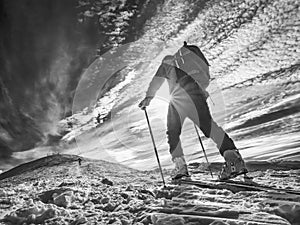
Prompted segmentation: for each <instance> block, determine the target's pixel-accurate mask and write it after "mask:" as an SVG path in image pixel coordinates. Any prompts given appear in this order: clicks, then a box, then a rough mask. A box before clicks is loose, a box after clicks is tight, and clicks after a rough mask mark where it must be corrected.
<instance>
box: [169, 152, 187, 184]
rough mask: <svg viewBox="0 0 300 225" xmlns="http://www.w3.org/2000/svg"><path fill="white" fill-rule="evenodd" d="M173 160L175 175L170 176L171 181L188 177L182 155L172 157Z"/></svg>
mask: <svg viewBox="0 0 300 225" xmlns="http://www.w3.org/2000/svg"><path fill="white" fill-rule="evenodd" d="M173 162H174V163H175V175H174V176H173V177H172V180H173V181H176V180H179V179H182V178H189V177H190V175H189V172H188V168H187V165H186V162H185V159H184V156H181V157H176V158H174V159H173Z"/></svg>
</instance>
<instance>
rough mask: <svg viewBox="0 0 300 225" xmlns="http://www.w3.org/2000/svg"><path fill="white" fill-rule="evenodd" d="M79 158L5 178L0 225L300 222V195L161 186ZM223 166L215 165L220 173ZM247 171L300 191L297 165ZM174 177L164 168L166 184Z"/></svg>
mask: <svg viewBox="0 0 300 225" xmlns="http://www.w3.org/2000/svg"><path fill="white" fill-rule="evenodd" d="M81 159H82V162H81V165H79V162H78V156H74V155H52V156H48V157H45V158H41V159H39V160H36V161H32V162H30V163H27V164H23V165H21V166H19V167H17V168H14V169H13V170H11V171H8V172H6V173H4V174H1V176H0V179H1V181H0V224H3V225H4V224H5V225H23V224H48V225H50V224H53V225H54V224H73V225H74V224H122V225H123V224H139V225H142V224H145V225H148V224H154V225H173V224H188V225H192V224H194V225H195V224H203V225H206V224H210V225H213V224H214V225H216V224H230V225H237V224H238V225H244V224H245V225H246V224H247V225H250V224H253V225H254V224H255V225H263V224H273V225H279V224H280V225H288V224H293V225H297V224H300V217H299V215H300V213H299V212H300V195H296V194H286V193H284V192H276V191H245V190H237V191H234V192H232V191H230V190H227V189H219V188H217V189H210V188H200V187H196V186H192V185H180V186H177V185H171V184H168V185H167V188H163V187H162V183H161V178H160V173H159V172H158V171H157V170H154V171H145V172H141V171H137V170H134V169H130V168H128V167H124V166H121V165H119V164H114V163H108V162H105V161H98V160H90V159H87V158H81ZM220 166H221V165H220V164H219V165H218V164H212V169H213V173H214V175H215V176H216V172H217V171H218V170H219V169H220V168H219V167H220ZM189 168H190V171H191V172H192V174H193V175H192V176H193V178H194V179H200V180H202V181H203V180H209V179H210V174H209V173H208V171H207V168H205V165H204V164H199V163H198V164H192V165H190V166H189ZM249 168H250V170H251V171H252V172H251V175H253V176H254V180H255V181H256V182H258V183H260V184H265V185H269V186H273V187H278V188H283V189H289V190H296V191H300V181H299V174H300V168H299V163H297V162H296V163H291V164H290V165H287V164H281V163H278V162H277V163H275V162H274V163H267V162H260V163H257V162H252V163H250V164H249ZM268 168H271V169H268ZM290 168H293V169H290ZM170 173H171V171H169V170H164V175H165V177H166V179H168V178H169V175H170ZM5 177H6V178H5Z"/></svg>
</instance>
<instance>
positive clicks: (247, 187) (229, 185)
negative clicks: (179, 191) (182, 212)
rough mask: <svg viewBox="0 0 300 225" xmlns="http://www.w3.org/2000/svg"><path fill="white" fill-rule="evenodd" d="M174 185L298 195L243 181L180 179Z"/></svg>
mask: <svg viewBox="0 0 300 225" xmlns="http://www.w3.org/2000/svg"><path fill="white" fill-rule="evenodd" d="M173 183H174V184H179V185H181V184H189V185H195V186H198V187H202V188H210V189H227V190H230V191H232V192H233V193H237V192H240V191H268V192H270V191H275V192H284V193H288V194H295V195H300V191H297V190H291V189H283V188H276V187H271V186H267V185H262V184H259V183H256V182H253V181H251V182H250V183H248V182H247V183H246V182H243V181H234V180H212V181H200V180H192V179H181V180H177V181H176V182H173Z"/></svg>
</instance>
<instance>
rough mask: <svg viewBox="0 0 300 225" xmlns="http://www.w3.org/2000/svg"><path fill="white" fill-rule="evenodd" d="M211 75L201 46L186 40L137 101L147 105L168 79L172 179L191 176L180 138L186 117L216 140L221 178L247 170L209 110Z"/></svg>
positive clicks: (169, 56) (168, 122) (141, 105)
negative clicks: (223, 161) (207, 88)
mask: <svg viewBox="0 0 300 225" xmlns="http://www.w3.org/2000/svg"><path fill="white" fill-rule="evenodd" d="M209 77H210V76H209V64H208V62H207V60H206V59H205V57H204V55H203V54H202V52H201V51H200V49H199V48H198V47H197V46H195V45H187V43H186V42H184V46H183V47H182V48H180V49H179V50H178V52H177V53H176V54H175V55H174V56H172V55H167V56H165V57H164V58H163V60H162V63H161V65H160V66H159V68H158V70H157V72H156V74H155V75H154V77H153V79H152V81H151V82H150V85H149V87H148V90H147V92H146V97H145V98H144V99H143V100H142V101H141V102H140V103H139V105H138V106H139V107H140V108H141V109H145V108H146V107H147V106H148V105H149V104H150V102H151V100H152V99H153V98H154V96H155V94H156V92H157V91H158V89H159V88H160V87H161V85H162V84H163V82H164V81H165V80H167V81H168V85H169V93H170V96H171V98H170V103H169V106H168V115H167V139H168V144H169V151H170V154H171V157H172V161H173V162H174V164H175V175H174V176H173V178H172V179H175V180H176V179H180V178H182V177H188V176H189V173H188V169H187V164H186V161H185V158H184V154H183V149H182V146H181V141H180V134H181V130H182V125H183V123H184V121H185V119H186V118H189V119H191V120H192V121H193V122H194V123H195V124H196V125H197V126H198V127H199V128H200V129H201V131H202V132H203V133H204V135H205V136H206V137H209V138H211V139H212V140H213V141H214V142H215V143H216V145H217V148H218V149H219V152H220V154H221V155H222V156H223V157H224V159H225V164H224V166H223V168H222V171H221V173H220V175H219V178H220V179H221V180H226V179H230V178H232V177H235V176H237V175H240V174H245V173H247V172H248V170H247V168H246V166H245V162H244V160H243V158H242V156H241V154H240V153H239V151H238V150H237V148H236V146H235V144H234V142H233V140H232V139H231V138H230V137H229V136H228V134H227V133H226V132H225V131H224V130H223V129H222V128H221V127H219V126H218V125H217V123H216V122H215V121H214V120H213V118H212V116H211V114H210V111H209V107H208V105H207V102H206V99H207V97H208V96H209V95H208V92H207V91H206V90H205V89H206V87H207V86H208V84H209Z"/></svg>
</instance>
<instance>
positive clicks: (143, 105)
mask: <svg viewBox="0 0 300 225" xmlns="http://www.w3.org/2000/svg"><path fill="white" fill-rule="evenodd" d="M152 98H153V97H146V98H144V99H143V101H141V102H140V104H139V107H140V108H141V109H142V110H145V108H146V107H147V106H148V105H149V104H150V102H151V100H152Z"/></svg>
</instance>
